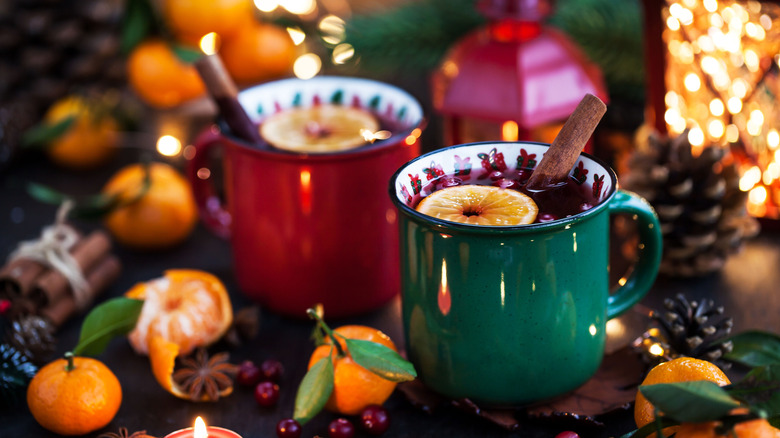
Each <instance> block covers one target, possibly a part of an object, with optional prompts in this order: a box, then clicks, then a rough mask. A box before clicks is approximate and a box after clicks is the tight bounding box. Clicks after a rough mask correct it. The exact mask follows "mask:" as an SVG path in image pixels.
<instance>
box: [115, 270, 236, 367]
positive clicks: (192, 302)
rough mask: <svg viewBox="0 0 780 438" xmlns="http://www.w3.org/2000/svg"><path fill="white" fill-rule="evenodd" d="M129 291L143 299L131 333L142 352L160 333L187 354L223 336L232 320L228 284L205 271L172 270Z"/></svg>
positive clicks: (135, 344)
mask: <svg viewBox="0 0 780 438" xmlns="http://www.w3.org/2000/svg"><path fill="white" fill-rule="evenodd" d="M126 295H127V296H128V297H129V298H136V299H142V300H144V305H143V308H142V309H141V315H140V316H139V318H138V323H137V324H136V326H135V329H134V330H133V331H132V332H131V333H130V335H129V337H128V338H129V340H130V345H132V346H133V349H134V350H135V351H136V352H137V353H139V354H149V347H150V346H149V342H150V339H151V338H152V337H154V336H160V337H162V338H163V339H165V340H167V341H169V342H173V343H175V344H176V345H178V347H179V348H180V352H181V354H183V355H187V354H189V353H190V352H192V350H193V349H194V348H195V347H201V346H207V345H209V344H212V343H214V342H215V341H217V340H218V339H220V338H221V337H222V336H223V335H224V334H225V332H226V331H227V330H228V328H229V327H230V324H231V323H232V321H233V310H232V306H231V303H230V298H229V297H228V294H227V291H226V290H225V286H224V285H223V284H222V282H221V281H219V279H218V278H217V277H215V276H213V275H211V274H209V273H207V272H203V271H197V270H185V269H179V270H169V271H166V272H165V276H163V277H162V278H158V279H154V280H151V281H148V282H145V283H139V284H137V285H135V286H134V287H133V288H132V289H130V291H128V292H127V294H126Z"/></svg>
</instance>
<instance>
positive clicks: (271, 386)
mask: <svg viewBox="0 0 780 438" xmlns="http://www.w3.org/2000/svg"><path fill="white" fill-rule="evenodd" d="M255 400H256V401H257V404H259V405H260V406H262V407H264V408H269V407H271V406H273V405H275V404H276V401H277V400H279V385H277V384H276V383H274V382H260V383H258V384H257V386H256V387H255Z"/></svg>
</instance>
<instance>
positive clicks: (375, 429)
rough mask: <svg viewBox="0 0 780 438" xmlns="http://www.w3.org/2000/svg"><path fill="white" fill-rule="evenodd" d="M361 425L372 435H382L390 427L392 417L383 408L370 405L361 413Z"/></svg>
mask: <svg viewBox="0 0 780 438" xmlns="http://www.w3.org/2000/svg"><path fill="white" fill-rule="evenodd" d="M360 424H361V425H362V426H363V429H364V430H365V431H366V432H368V433H370V434H371V435H382V434H383V433H385V431H386V430H387V428H388V427H390V417H389V416H388V415H387V410H385V408H383V407H382V406H379V405H369V406H367V407H366V408H365V409H363V412H361V413H360Z"/></svg>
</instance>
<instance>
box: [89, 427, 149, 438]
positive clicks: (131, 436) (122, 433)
mask: <svg viewBox="0 0 780 438" xmlns="http://www.w3.org/2000/svg"><path fill="white" fill-rule="evenodd" d="M98 438H154V437H153V436H151V435H147V434H146V431H145V430H139V431H138V432H133V433H130V432H128V430H127V428H126V427H120V428H119V433H114V432H108V433H104V434H101V435H98Z"/></svg>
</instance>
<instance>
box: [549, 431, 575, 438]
mask: <svg viewBox="0 0 780 438" xmlns="http://www.w3.org/2000/svg"><path fill="white" fill-rule="evenodd" d="M555 438H580V436H579V435H577V433H576V432H572V431H570V430H567V431H565V432H561V433H559V434H558V435H555Z"/></svg>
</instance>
